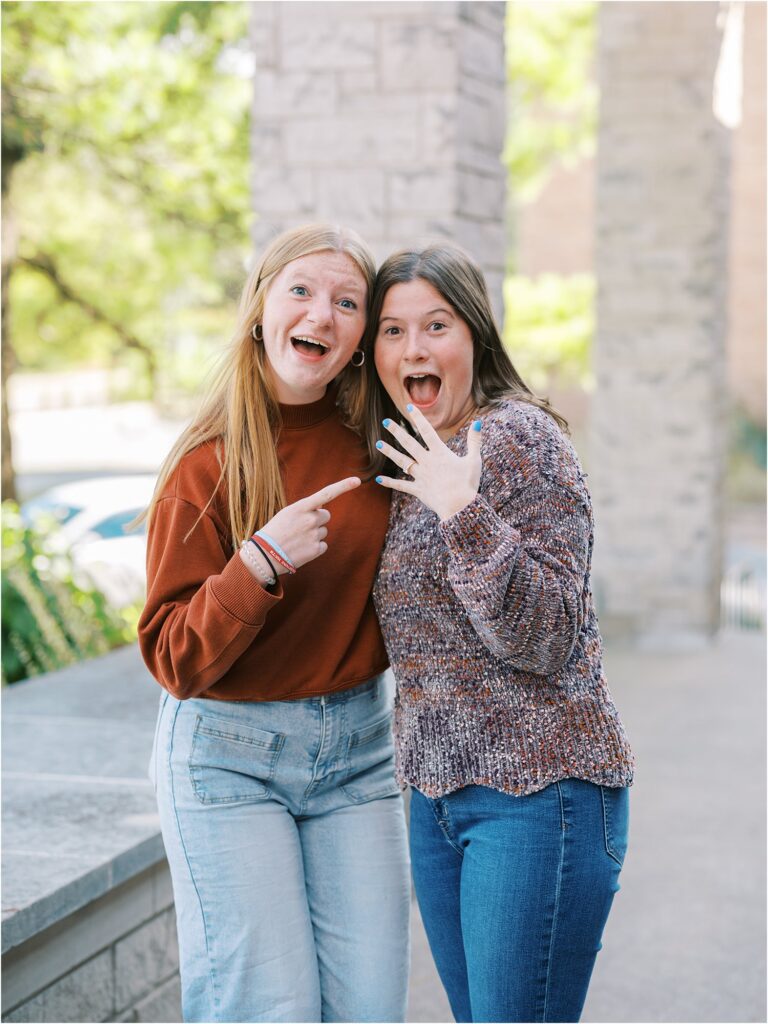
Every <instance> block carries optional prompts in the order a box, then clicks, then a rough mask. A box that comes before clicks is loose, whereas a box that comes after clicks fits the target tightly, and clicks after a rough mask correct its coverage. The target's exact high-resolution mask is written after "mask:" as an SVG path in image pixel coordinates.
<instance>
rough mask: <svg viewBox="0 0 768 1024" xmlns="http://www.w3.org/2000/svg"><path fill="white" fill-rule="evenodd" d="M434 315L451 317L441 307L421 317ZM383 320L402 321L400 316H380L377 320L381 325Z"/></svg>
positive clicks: (448, 311)
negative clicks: (445, 314)
mask: <svg viewBox="0 0 768 1024" xmlns="http://www.w3.org/2000/svg"><path fill="white" fill-rule="evenodd" d="M435 313H447V314H448V316H453V313H452V312H451V311H450V309H443V307H442V306H438V307H437V309H430V310H429V312H427V313H423V314H422V316H434V314H435ZM385 320H402V317H400V316H382V317H380V318H379V323H380V324H383V323H384V321H385Z"/></svg>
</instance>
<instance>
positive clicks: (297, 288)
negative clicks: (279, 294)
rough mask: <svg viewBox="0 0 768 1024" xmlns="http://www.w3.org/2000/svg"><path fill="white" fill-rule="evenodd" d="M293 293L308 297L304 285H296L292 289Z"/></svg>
mask: <svg viewBox="0 0 768 1024" xmlns="http://www.w3.org/2000/svg"><path fill="white" fill-rule="evenodd" d="M291 291H292V292H293V294H294V295H307V294H308V292H307V289H306V288H305V287H304V285H303V284H295V285H294V286H293V288H291Z"/></svg>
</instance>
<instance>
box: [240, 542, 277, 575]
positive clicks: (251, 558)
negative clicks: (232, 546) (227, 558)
mask: <svg viewBox="0 0 768 1024" xmlns="http://www.w3.org/2000/svg"><path fill="white" fill-rule="evenodd" d="M253 546H254V547H255V548H257V550H259V551H261V548H259V547H258V545H257V544H254V545H253ZM240 550H241V551H242V552H243V555H244V556H245V560H246V561H247V562H248V565H250V567H251V568H252V569H253V571H254V574H255V576H256V579H257V580H258V581H259V583H262V584H263V585H264V586H265V587H273V586H274V585H275V584H276V583H277V576H276V575H275V573H274V572H273V571H270V573H269V574H267V573H265V566H264V565H263V564H262V563H261V562H260V561H259V560H258V559H257V558H256V557H255V555H254V554H253V552H252V551H251V546H250V539H249V540H244V541H243V543H242V544H241V545H240ZM265 557H266V556H265Z"/></svg>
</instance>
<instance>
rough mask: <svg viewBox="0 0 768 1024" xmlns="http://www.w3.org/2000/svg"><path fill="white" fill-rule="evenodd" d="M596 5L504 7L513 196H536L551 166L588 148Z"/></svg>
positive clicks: (593, 111) (593, 112)
mask: <svg viewBox="0 0 768 1024" xmlns="http://www.w3.org/2000/svg"><path fill="white" fill-rule="evenodd" d="M596 16H597V4H596V3H594V2H584V0H578V2H566V3H559V2H548V3H542V2H541V0H534V2H522V0H512V2H510V3H508V4H507V24H506V41H507V81H508V83H509V91H510V102H511V109H510V119H509V129H508V133H507V141H506V146H505V152H504V159H505V162H506V164H507V167H508V168H509V173H510V180H511V185H512V191H513V193H514V194H515V195H516V196H517V199H518V201H522V202H526V201H528V200H530V199H533V198H535V196H536V194H537V192H538V191H539V189H540V188H541V186H542V185H543V183H544V182H545V180H546V177H547V175H548V173H549V171H550V170H551V168H552V167H553V166H554V165H555V164H557V163H558V162H563V163H565V164H567V163H569V162H572V161H574V160H577V159H580V158H581V157H584V156H589V155H591V154H592V153H593V152H594V146H595V136H596V131H597V86H596V84H595V82H594V81H593V80H592V78H591V70H592V65H593V62H594V51H595V39H596Z"/></svg>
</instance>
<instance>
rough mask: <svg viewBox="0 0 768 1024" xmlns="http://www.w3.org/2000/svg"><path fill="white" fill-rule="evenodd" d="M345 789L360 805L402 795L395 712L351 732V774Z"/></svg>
mask: <svg viewBox="0 0 768 1024" xmlns="http://www.w3.org/2000/svg"><path fill="white" fill-rule="evenodd" d="M341 788H342V789H343V790H344V792H345V793H346V794H347V796H348V797H349V798H350V799H351V800H353V801H354V803H356V804H364V803H367V802H368V801H369V800H378V799H380V798H381V797H385V796H395V795H396V794H398V793H399V792H400V787H399V786H398V784H397V781H396V779H395V758H394V745H393V741H392V714H391V712H390V713H388V714H387V715H386V716H385V717H384V718H381V719H379V720H378V721H376V722H372V723H371V725H367V726H365V727H364V728H362V729H358V730H357V731H356V732H353V733H350V736H349V742H348V746H347V774H346V778H345V781H344V782H343V784H342V786H341Z"/></svg>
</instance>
